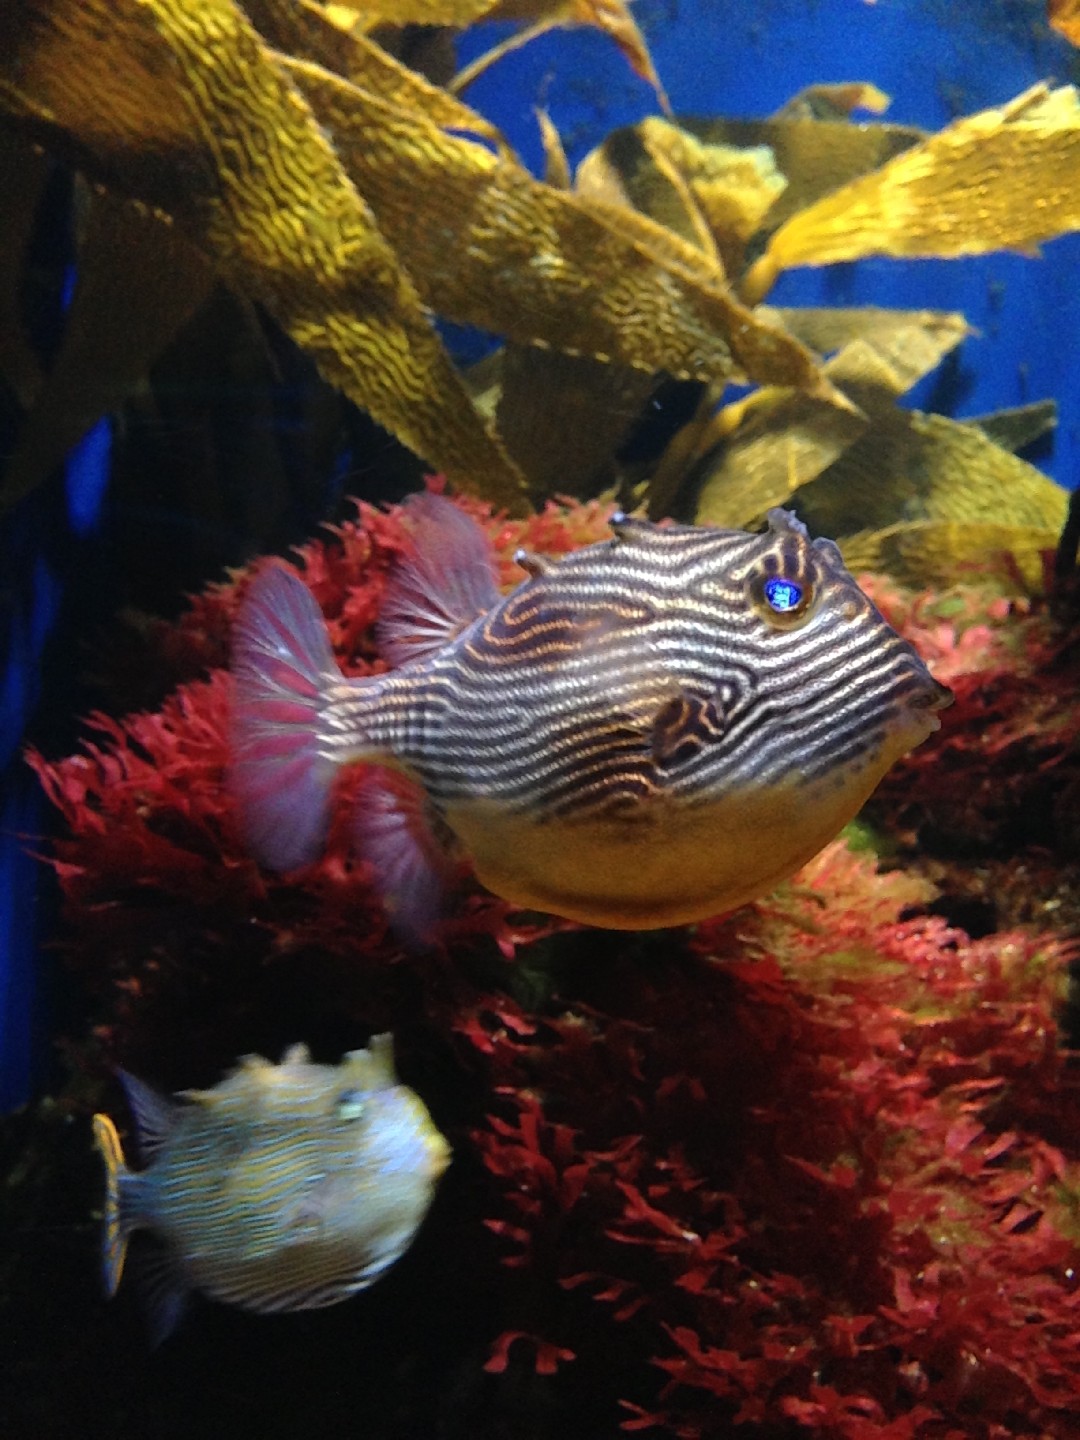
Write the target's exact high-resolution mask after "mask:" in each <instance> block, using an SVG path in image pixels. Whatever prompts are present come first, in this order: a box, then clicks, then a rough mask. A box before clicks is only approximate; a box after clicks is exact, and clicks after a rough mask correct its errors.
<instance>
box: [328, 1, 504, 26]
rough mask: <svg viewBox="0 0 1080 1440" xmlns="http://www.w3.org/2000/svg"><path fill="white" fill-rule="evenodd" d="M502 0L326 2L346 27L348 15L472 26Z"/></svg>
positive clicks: (381, 21) (361, 19)
mask: <svg viewBox="0 0 1080 1440" xmlns="http://www.w3.org/2000/svg"><path fill="white" fill-rule="evenodd" d="M497 3H498V0H362V3H357V4H355V5H351V4H350V5H326V6H323V7H322V8H323V9H325V10H327V11H328V12H331V14H332V18H333V19H334V20H335V22H336V23H337V24H339V25H342V26H343V27H344V23H345V21H346V19H347V17H348V16H349V15H350V14H351V15H353V16H355V18H356V20H357V22H359V23H361V24H363V23H367V24H372V23H377V24H390V25H460V26H465V25H471V24H472V23H473V22H474V21H475V20H482V19H483V18H484V17H485V16H487V15H488V14H489V13H490V11H491V10H492V9H493V8H494V7H495V5H496V4H497Z"/></svg>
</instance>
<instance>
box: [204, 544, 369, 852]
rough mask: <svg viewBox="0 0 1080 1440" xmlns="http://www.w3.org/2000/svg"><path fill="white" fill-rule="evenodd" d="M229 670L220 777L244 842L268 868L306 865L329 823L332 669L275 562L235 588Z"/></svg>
mask: <svg viewBox="0 0 1080 1440" xmlns="http://www.w3.org/2000/svg"><path fill="white" fill-rule="evenodd" d="M232 671H233V695H232V708H231V715H230V737H229V739H230V746H229V748H230V754H231V757H232V758H231V763H230V767H229V775H228V784H229V788H230V789H231V791H232V794H233V797H234V800H235V803H236V807H237V811H238V818H239V823H240V831H241V834H242V836H243V838H244V842H245V844H246V845H247V847H248V849H249V850H250V851H251V853H252V854H253V855H254V856H255V858H256V859H257V860H258V861H259V863H260V864H262V865H265V866H266V867H267V868H268V869H270V870H278V871H282V870H294V869H296V868H297V867H298V866H301V865H308V864H311V862H312V861H314V860H317V859H318V857H319V854H320V853H321V851H322V848H323V845H324V844H325V841H326V832H327V830H328V828H329V824H330V806H331V793H332V789H333V783H334V776H335V774H336V772H337V769H338V765H339V763H340V762H339V761H338V759H337V758H336V757H335V755H334V754H333V753H331V751H330V748H329V747H328V745H327V738H328V737H327V735H326V712H327V709H328V706H329V704H330V699H331V696H330V691H331V689H332V688H333V687H334V686H335V685H340V684H341V683H342V675H341V671H340V670H339V668H338V665H337V661H336V660H335V658H334V653H333V651H332V649H331V647H330V639H329V636H328V635H327V632H326V622H325V621H324V620H323V617H322V614H321V612H320V610H319V607H318V605H317V604H316V603H315V599H314V597H313V596H312V594H311V591H310V590H309V589H308V588H307V586H306V585H305V584H304V582H303V581H302V580H301V579H300V577H299V576H298V575H297V574H296V573H295V571H293V570H290V569H289V568H288V566H286V565H284V564H283V563H282V562H280V561H275V562H273V563H271V564H269V565H266V566H264V567H263V569H262V570H260V572H259V573H258V575H256V577H255V579H254V580H253V581H252V583H251V586H250V588H249V589H248V592H247V594H246V595H245V597H244V600H243V604H242V605H241V609H240V614H239V616H238V618H237V622H236V627H235V630H234V632H233V660H232ZM342 758H343V759H346V758H350V759H351V758H354V757H353V756H351V755H349V756H344V755H343V756H342Z"/></svg>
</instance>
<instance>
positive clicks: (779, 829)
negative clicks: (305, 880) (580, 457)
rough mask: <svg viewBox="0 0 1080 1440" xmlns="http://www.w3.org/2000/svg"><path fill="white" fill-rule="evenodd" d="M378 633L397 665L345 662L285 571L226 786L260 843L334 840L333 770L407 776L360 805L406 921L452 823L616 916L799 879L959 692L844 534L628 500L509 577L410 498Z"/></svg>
mask: <svg viewBox="0 0 1080 1440" xmlns="http://www.w3.org/2000/svg"><path fill="white" fill-rule="evenodd" d="M408 510H409V511H411V514H412V517H413V522H414V524H413V549H412V551H411V553H409V554H407V555H406V556H405V557H404V558H403V559H402V561H401V562H400V564H399V566H398V568H397V571H396V572H392V574H391V578H390V580H389V582H388V588H387V592H386V595H385V599H384V603H383V609H382V619H381V623H380V632H379V639H380V644H381V646H382V650H383V653H384V654H385V655H386V656H387V658H388V659H389V660H390V661H391V662H393V663H395V664H397V666H398V668H397V669H394V670H391V671H390V672H389V673H387V674H384V675H377V676H373V677H368V678H362V679H351V680H349V679H345V678H343V676H342V674H341V672H340V670H339V669H338V666H337V664H336V662H335V659H334V656H333V654H332V651H331V648H330V644H329V641H328V638H327V633H326V627H325V624H324V622H323V619H322V616H321V614H320V612H319V610H318V607H317V606H316V604H315V602H314V600H313V598H312V596H311V594H310V592H309V591H308V589H307V587H306V586H305V585H304V583H303V581H302V580H301V579H300V578H299V577H298V576H297V574H296V573H295V572H294V571H292V570H291V569H289V568H287V567H286V566H285V565H284V564H283V563H281V562H272V563H270V564H269V565H268V566H266V567H265V568H264V569H263V570H262V571H261V572H259V573H258V574H257V576H256V578H255V579H254V581H253V582H252V584H251V586H250V588H249V590H248V592H247V595H246V597H245V599H244V601H243V602H242V606H241V612H240V614H239V617H238V620H237V624H236V629H235V633H234V640H233V670H234V676H235V689H234V701H233V719H232V755H233V760H232V766H231V784H232V787H233V790H234V794H235V797H236V800H237V805H238V813H239V818H240V824H241V829H242V833H243V835H244V837H245V838H246V842H247V844H248V846H249V848H250V850H251V851H252V852H253V853H254V855H255V856H256V857H257V858H258V859H259V860H260V862H261V863H263V864H265V865H267V866H268V867H270V868H271V869H274V870H290V869H292V868H293V867H296V866H299V865H303V864H305V863H308V862H310V861H312V860H314V859H316V858H317V857H318V855H319V853H320V850H321V848H322V846H323V843H324V838H325V835H326V832H327V826H328V822H329V815H330V806H331V785H332V781H333V777H334V774H335V772H336V771H337V770H338V767H339V766H341V765H344V764H347V763H349V762H352V761H366V762H375V763H376V764H378V765H381V766H384V767H389V768H390V770H391V771H395V770H396V771H397V772H398V774H399V776H400V777H404V779H401V778H399V779H396V780H391V781H388V782H387V784H386V785H385V787H384V789H383V790H382V792H380V796H379V798H378V800H377V803H375V804H373V805H370V806H369V807H368V808H367V810H366V812H362V813H360V814H358V817H357V834H358V838H359V842H360V846H361V849H362V852H363V854H364V856H365V857H366V858H367V859H368V860H370V861H371V863H372V865H373V867H374V871H375V875H376V877H377V881H378V883H379V885H380V887H381V889H382V893H383V895H384V898H385V900H386V903H387V906H388V908H389V909H390V912H391V916H392V917H393V918H394V920H395V922H396V924H397V926H398V928H399V929H400V930H401V931H403V932H404V933H405V934H406V935H412V936H414V937H415V936H423V935H424V934H425V932H426V931H427V930H428V929H429V928H430V925H431V923H432V920H433V918H434V916H435V915H436V914H437V909H438V895H439V888H440V884H441V876H442V873H443V870H444V868H445V867H444V865H443V862H442V856H443V854H444V847H445V842H446V839H447V838H449V839H450V840H451V841H452V842H453V843H455V844H456V845H457V846H458V847H460V848H462V849H464V851H465V852H466V853H467V855H468V856H469V858H471V860H472V862H473V864H474V866H475V869H476V873H477V875H478V877H479V878H480V880H481V881H482V882H483V883H484V885H486V886H487V887H488V888H489V889H490V890H493V891H494V892H495V893H496V894H498V895H501V896H503V897H504V898H505V899H507V900H510V901H513V902H515V903H517V904H519V905H524V906H528V907H532V908H536V909H541V910H547V911H550V912H552V913H554V914H557V915H563V916H566V917H568V918H571V919H575V920H581V921H585V922H588V923H592V924H596V925H604V926H610V927H614V928H623V929H648V928H651V927H656V926H665V925H675V924H680V923H684V922H688V921H693V920H698V919H702V918H704V917H706V916H709V915H713V914H717V913H719V912H722V911H726V910H731V909H733V908H735V907H736V906H738V905H742V904H744V903H745V902H746V901H748V900H752V899H754V898H755V897H756V896H759V895H761V894H763V893H765V892H767V891H768V890H769V889H771V888H772V887H773V886H774V885H776V884H777V882H778V881H780V880H782V879H784V878H785V877H786V876H788V875H791V874H792V873H793V872H794V871H795V870H797V869H798V867H799V866H800V865H802V864H803V863H805V862H806V861H807V860H809V859H810V858H811V857H812V856H813V855H815V854H816V853H817V851H818V850H820V849H821V848H822V846H824V845H825V844H826V843H827V842H828V841H829V840H831V839H832V838H833V837H834V836H835V835H836V834H837V832H838V831H839V830H840V829H841V828H842V827H843V826H844V825H845V824H846V823H847V821H849V820H850V819H851V818H852V816H853V815H854V814H855V813H856V811H857V810H858V809H859V807H860V806H861V805H862V803H863V802H864V800H866V798H867V796H868V795H869V794H870V792H871V791H872V790H873V789H874V787H875V785H877V783H878V781H879V780H880V779H881V777H882V776H883V775H884V773H885V772H886V770H888V769H889V767H890V766H891V765H892V764H893V762H894V761H895V760H897V759H898V758H899V757H900V756H901V755H903V754H905V752H907V751H908V750H910V749H911V748H912V747H913V746H915V745H918V744H919V743H920V742H921V741H922V740H924V739H925V738H926V737H927V736H928V735H929V734H931V732H932V731H934V730H936V729H937V728H938V724H939V721H938V719H937V717H936V715H935V713H934V712H935V711H936V710H939V709H940V708H941V707H942V706H944V705H947V704H948V703H949V702H950V700H951V698H952V696H951V693H950V692H949V691H948V690H947V689H946V688H945V686H943V685H941V684H939V683H938V682H937V681H936V680H934V679H933V677H932V676H931V675H930V673H929V671H928V670H927V668H926V666H925V665H924V664H923V662H922V660H921V659H920V657H919V655H918V654H917V653H916V651H915V650H914V649H913V648H912V646H911V645H910V644H909V643H908V642H907V641H906V640H904V639H903V638H902V637H901V636H900V635H898V634H897V632H896V631H895V630H894V629H893V628H892V627H891V626H890V625H889V624H888V623H887V621H886V620H885V619H884V617H883V616H882V615H881V614H880V613H879V611H878V610H877V609H876V608H875V607H874V605H873V604H872V603H871V601H870V600H869V598H868V597H867V596H866V595H865V594H864V593H863V591H862V590H860V588H859V586H858V585H857V584H856V583H855V580H854V579H853V578H852V576H851V575H850V574H849V573H848V571H847V570H846V569H845V567H844V564H843V561H842V560H841V557H840V552H839V550H838V549H837V547H836V546H835V545H834V544H833V543H832V541H830V540H825V539H811V538H810V535H809V534H808V532H807V530H806V527H805V526H804V525H802V524H801V523H800V521H799V520H797V519H796V518H795V516H794V515H793V514H791V513H790V512H789V511H786V510H770V511H769V514H768V522H767V529H766V530H765V531H764V533H760V534H752V533H747V532H744V531H741V530H724V529H718V528H715V527H708V526H687V525H654V524H650V523H649V522H647V521H644V520H638V519H633V518H630V517H628V516H626V515H622V514H617V515H614V516H613V517H612V519H611V522H610V523H611V526H612V530H613V532H614V534H613V538H612V539H611V540H608V541H603V542H600V543H599V544H594V545H589V546H587V547H584V548H583V549H580V550H577V551H575V552H573V553H571V554H569V555H567V556H564V557H562V558H560V559H558V560H548V559H544V558H541V557H538V556H534V555H528V554H524V553H520V552H519V555H518V556H517V557H515V558H517V559H518V561H519V563H520V564H521V565H522V566H523V568H524V569H525V571H526V572H527V578H526V579H525V580H524V581H523V582H522V583H521V584H520V585H518V587H517V588H516V589H515V590H513V591H512V592H511V593H509V594H508V595H505V596H503V595H500V593H499V591H498V589H497V587H496V584H495V579H494V572H493V565H492V558H491V555H490V549H489V546H488V543H487V540H486V538H485V537H484V535H483V532H482V531H481V530H480V528H479V526H477V525H475V524H474V522H472V521H471V520H470V519H469V518H468V517H466V516H465V515H464V514H463V513H462V512H461V511H460V510H459V509H458V508H457V507H456V506H455V505H453V504H452V503H451V502H450V501H449V500H447V499H445V498H441V497H438V496H434V495H425V496H421V497H419V498H416V499H414V500H413V501H412V502H410V504H409V506H408Z"/></svg>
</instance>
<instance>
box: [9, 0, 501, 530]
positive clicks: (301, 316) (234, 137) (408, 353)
mask: <svg viewBox="0 0 1080 1440" xmlns="http://www.w3.org/2000/svg"><path fill="white" fill-rule="evenodd" d="M342 83H344V82H342ZM0 103H3V104H4V105H5V106H6V107H7V108H8V109H9V110H10V111H11V112H13V113H14V114H15V115H16V116H19V117H21V118H24V119H28V120H32V121H36V122H43V123H44V124H46V125H48V126H50V127H55V129H56V130H58V131H59V132H61V133H62V134H66V135H67V136H68V137H70V138H71V139H72V140H74V141H75V142H76V143H77V144H78V146H79V147H81V149H82V151H83V152H84V153H85V154H86V156H87V157H88V160H89V163H90V164H91V165H92V166H94V167H97V168H99V171H100V174H101V176H102V177H103V178H104V177H107V178H108V180H109V183H110V184H111V185H112V186H113V187H114V188H115V189H116V190H117V191H118V192H123V193H126V194H128V195H130V196H133V197H136V198H140V199H147V200H150V201H151V202H152V203H157V204H160V205H161V206H162V207H163V208H164V209H165V210H166V211H167V212H168V213H170V214H171V215H172V216H173V217H174V218H175V219H176V220H177V222H179V223H180V224H181V225H182V227H183V228H184V230H185V231H186V232H187V234H189V235H190V237H191V238H192V239H193V240H194V241H195V242H196V243H197V244H198V245H199V246H201V247H202V248H203V249H204V250H205V251H206V253H207V254H208V255H209V256H210V257H212V259H213V260H214V261H215V263H216V265H217V266H218V268H219V269H220V271H221V273H222V274H223V275H224V276H225V277H227V278H228V280H229V281H230V283H232V284H233V285H235V286H236V287H237V288H238V289H239V290H241V291H242V292H243V293H245V294H247V295H249V296H251V297H252V298H254V299H257V300H259V301H260V302H261V303H262V304H263V305H265V306H266V308H267V309H268V310H269V311H270V313H271V314H272V315H273V316H274V317H275V318H276V319H277V320H278V322H279V323H280V324H281V325H282V326H283V328H284V329H285V330H286V331H287V332H288V333H289V334H290V335H291V336H292V337H293V339H294V340H296V342H297V343H298V344H299V345H301V346H302V347H303V348H305V349H306V350H308V351H309V352H310V353H311V354H312V355H313V356H314V358H315V360H316V362H317V363H318V365H319V366H320V369H321V370H322V372H323V374H324V375H325V376H326V377H327V378H328V379H329V380H331V381H332V382H333V383H334V384H336V385H338V386H339V387H340V388H341V389H342V390H343V391H344V392H345V393H346V394H347V395H349V396H350V397H351V398H352V399H354V400H355V401H356V402H357V403H358V404H359V405H361V406H363V407H364V408H365V409H366V410H368V411H369V412H370V413H371V415H372V416H373V417H374V418H375V419H376V420H378V421H380V422H381V423H382V424H383V425H385V426H386V427H387V428H388V429H390V430H391V431H393V432H394V433H395V434H397V435H398V436H400V437H401V438H402V439H403V440H404V441H405V443H406V444H408V445H409V446H410V447H411V448H413V449H414V450H415V451H416V452H417V453H418V454H420V455H421V456H423V457H424V458H425V459H427V460H428V461H429V462H431V463H432V464H433V465H436V466H439V467H441V468H442V469H443V470H445V472H446V473H447V475H448V476H450V477H451V478H452V479H453V480H454V482H455V483H456V484H458V485H460V486H461V487H462V488H463V489H466V490H473V491H476V490H479V491H481V492H482V493H484V494H486V495H487V496H489V497H490V498H493V499H498V500H499V501H500V502H502V503H509V504H513V505H515V506H520V504H521V503H522V501H521V498H520V497H521V493H522V482H521V478H520V476H518V474H517V472H516V471H515V469H514V467H513V465H512V463H511V462H510V460H509V458H508V457H507V456H506V454H505V452H504V451H503V450H502V448H501V447H500V446H499V444H498V442H497V441H496V440H495V439H494V437H493V436H492V435H491V434H490V433H489V432H488V430H487V429H486V428H485V426H484V424H483V422H482V421H481V418H480V416H479V415H478V414H477V412H476V410H475V409H474V407H473V406H472V404H471V403H470V401H469V399H468V395H467V392H466V391H465V388H464V386H463V384H462V382H461V379H460V376H459V375H458V373H457V371H456V370H455V368H454V366H453V365H452V363H451V361H450V358H449V356H448V355H447V353H446V351H445V350H444V348H443V346H442V344H441V342H440V340H439V338H438V335H437V334H436V332H435V329H434V327H433V325H432V323H431V320H430V318H429V316H428V314H427V312H426V311H425V309H424V307H423V305H422V303H421V301H420V298H419V296H418V295H417V293H416V290H415V287H414V285H413V283H412V281H411V280H410V278H409V276H408V275H407V274H406V273H405V271H404V270H403V269H402V267H401V265H400V264H399V262H398V260H397V257H396V256H395V254H394V252H393V250H392V249H391V247H390V246H389V245H388V244H387V243H386V241H385V240H384V238H383V236H382V235H381V234H380V232H379V229H378V227H377V225H376V224H375V221H374V217H373V216H372V214H371V212H370V210H369V208H368V206H367V204H366V203H365V201H364V200H363V199H362V197H361V196H360V195H359V194H358V193H357V191H356V189H355V187H354V185H353V184H352V182H351V180H350V179H349V177H348V175H347V174H346V173H345V171H344V170H343V169H342V166H341V164H340V162H339V160H338V158H337V156H336V155H335V154H334V151H333V149H332V148H331V145H330V143H329V141H328V139H327V137H326V135H325V133H324V132H323V130H322V128H321V127H320V125H319V123H318V121H317V119H316V118H315V116H313V115H312V113H311V111H310V109H309V107H308V105H307V103H306V101H305V100H304V98H303V96H302V95H301V94H300V93H299V92H298V91H297V90H296V89H295V88H294V87H293V86H292V85H291V84H290V82H289V79H288V77H287V76H286V74H285V73H284V71H283V69H282V67H281V65H280V63H279V60H278V58H277V57H276V55H275V54H274V52H272V51H270V50H269V49H268V48H267V47H266V46H265V45H264V44H263V43H262V41H261V40H260V38H259V36H258V35H257V33H256V32H255V30H254V29H253V28H252V27H251V25H250V23H249V22H248V21H247V19H246V18H245V17H244V15H243V14H242V13H241V11H240V10H239V9H238V8H237V7H236V6H235V5H234V4H232V3H230V0H146V3H139V0H15V3H12V4H10V5H9V6H8V7H7V8H6V10H5V11H4V12H3V16H2V20H0Z"/></svg>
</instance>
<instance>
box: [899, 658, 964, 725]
mask: <svg viewBox="0 0 1080 1440" xmlns="http://www.w3.org/2000/svg"><path fill="white" fill-rule="evenodd" d="M911 679H912V681H914V683H913V684H911V687H910V689H909V690H908V691H907V693H906V694H905V695H904V702H903V703H904V709H905V711H906V712H907V714H908V717H909V719H910V721H911V722H912V724H913V725H914V726H915V727H916V728H919V729H921V730H922V731H923V735H922V738H923V739H925V738H926V736H927V735H932V734H933V733H934V731H935V730H939V729H940V728H941V721H940V720H939V719H938V717H937V711H939V710H946V709H948V707H949V706H950V705H951V704H952V703H953V700H954V699H955V698H956V697H955V696H954V695H953V692H952V691H951V690H950V689H949V687H948V686H947V685H942V683H941V681H940V680H935V679H934V677H933V675H931V674H930V671H929V670H928V669H927V668H926V666H925V665H924V664H923V662H922V660H919V661H918V664H917V670H916V673H915V674H914V675H913V676H912V677H911ZM916 743H918V742H916Z"/></svg>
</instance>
